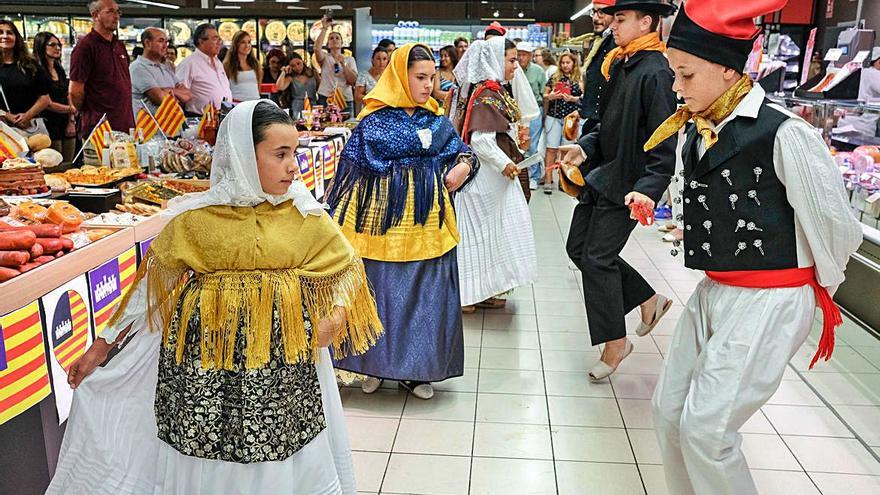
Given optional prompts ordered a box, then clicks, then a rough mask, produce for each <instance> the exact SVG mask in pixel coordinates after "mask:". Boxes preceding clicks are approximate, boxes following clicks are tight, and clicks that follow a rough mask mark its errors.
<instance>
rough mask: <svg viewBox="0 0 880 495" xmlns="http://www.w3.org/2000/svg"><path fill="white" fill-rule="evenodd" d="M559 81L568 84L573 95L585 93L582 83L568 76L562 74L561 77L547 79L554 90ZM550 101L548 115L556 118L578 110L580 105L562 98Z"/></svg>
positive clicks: (549, 86)
mask: <svg viewBox="0 0 880 495" xmlns="http://www.w3.org/2000/svg"><path fill="white" fill-rule="evenodd" d="M559 83H562V84H564V85H566V86H568V88H569V89H570V90H571V96H581V95H582V94H584V92H583V90H582V89H581V85H580V84H577V83H575V82H573V81H572V80H571V79H569V78H568V76H561V77H560V78H559V79H556V78H555V77H551V78H550V80H548V81H547V87H548V88H550V91H553V90H554V89H555V88H556V85H557V84H559ZM549 101H550V106H549V107H548V109H547V115H548V116H550V117H553V118H555V119H560V120H561V119H564V118H565V116H566V115H568V114H570V113H571V112H577V111H578V107H579V105H578V104H577V103H571V102H568V101H565V100H562V99H560V100H549Z"/></svg>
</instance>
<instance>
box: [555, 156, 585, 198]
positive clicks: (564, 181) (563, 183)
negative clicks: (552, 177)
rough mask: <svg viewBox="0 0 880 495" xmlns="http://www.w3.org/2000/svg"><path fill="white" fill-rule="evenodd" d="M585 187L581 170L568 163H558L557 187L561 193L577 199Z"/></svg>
mask: <svg viewBox="0 0 880 495" xmlns="http://www.w3.org/2000/svg"><path fill="white" fill-rule="evenodd" d="M584 185H586V182H585V181H584V176H583V174H581V169H580V168H578V167H577V166H575V165H572V164H570V163H563V162H559V187H560V188H562V192H564V193H565V194H568V195H569V196H571V197H572V198H577V197H578V196H580V194H581V190H582V189H583V188H584Z"/></svg>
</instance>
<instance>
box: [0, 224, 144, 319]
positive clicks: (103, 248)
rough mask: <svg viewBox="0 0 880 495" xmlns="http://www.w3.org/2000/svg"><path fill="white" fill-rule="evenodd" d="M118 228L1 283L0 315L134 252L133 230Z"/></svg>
mask: <svg viewBox="0 0 880 495" xmlns="http://www.w3.org/2000/svg"><path fill="white" fill-rule="evenodd" d="M108 228H110V227H108ZM116 229H117V231H116V232H115V233H113V234H110V235H109V236H107V237H105V238H103V239H101V240H99V241H96V242H93V243H92V244H89V245H88V246H86V247H83V248H80V249H77V250H75V251H72V252H70V253H68V254H66V255H64V256H63V257H61V258H59V259H57V260H55V261H51V262H49V263H46V264H45V265H43V266H40V267H38V268H35V269H33V270H31V271H29V272H27V273H23V274H21V275H19V276H17V277H15V278H13V279H12V280H8V281H6V282H3V283H2V284H0V293H2V294H3V297H2V298H0V315H2V314H6V313H9V312H10V311H14V310H16V309H18V308H21V307H22V306H24V305H26V304H30V303H32V302H34V301H35V300H37V299H39V298H40V297H42V296H43V295H45V294H47V293H49V292H50V291H52V290H54V289H55V288H57V287H59V286H61V285H62V284H64V283H66V282H67V281H69V280H71V279H73V278H75V277H77V276H80V275H82V274H83V273H86V272H88V271H89V270H92V269H94V268H96V267H97V266H99V265H101V264H102V263H104V262H106V261H107V260H109V259H112V258H114V257H116V256H119V255H120V254H122V253H123V252H124V251H125V250H127V249H131V247H132V246H134V244H135V231H134V229H132V228H130V227H116Z"/></svg>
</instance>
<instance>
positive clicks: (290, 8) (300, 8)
mask: <svg viewBox="0 0 880 495" xmlns="http://www.w3.org/2000/svg"><path fill="white" fill-rule="evenodd" d="M287 10H309V8H308V7H300V6H298V5H288V6H287Z"/></svg>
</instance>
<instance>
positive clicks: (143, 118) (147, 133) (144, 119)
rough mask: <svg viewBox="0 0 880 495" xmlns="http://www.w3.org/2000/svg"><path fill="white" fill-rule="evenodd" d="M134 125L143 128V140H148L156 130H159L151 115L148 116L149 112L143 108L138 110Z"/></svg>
mask: <svg viewBox="0 0 880 495" xmlns="http://www.w3.org/2000/svg"><path fill="white" fill-rule="evenodd" d="M135 126H136V127H137V128H138V129H143V131H144V141H149V140H150V139H152V138H153V136H155V135H156V132H158V131H159V126H158V125H156V121H155V120H153V117H151V116H150V113H149V112H147V110H146V109H145V108H141V109H140V110H138V114H137V123H136V124H135Z"/></svg>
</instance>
